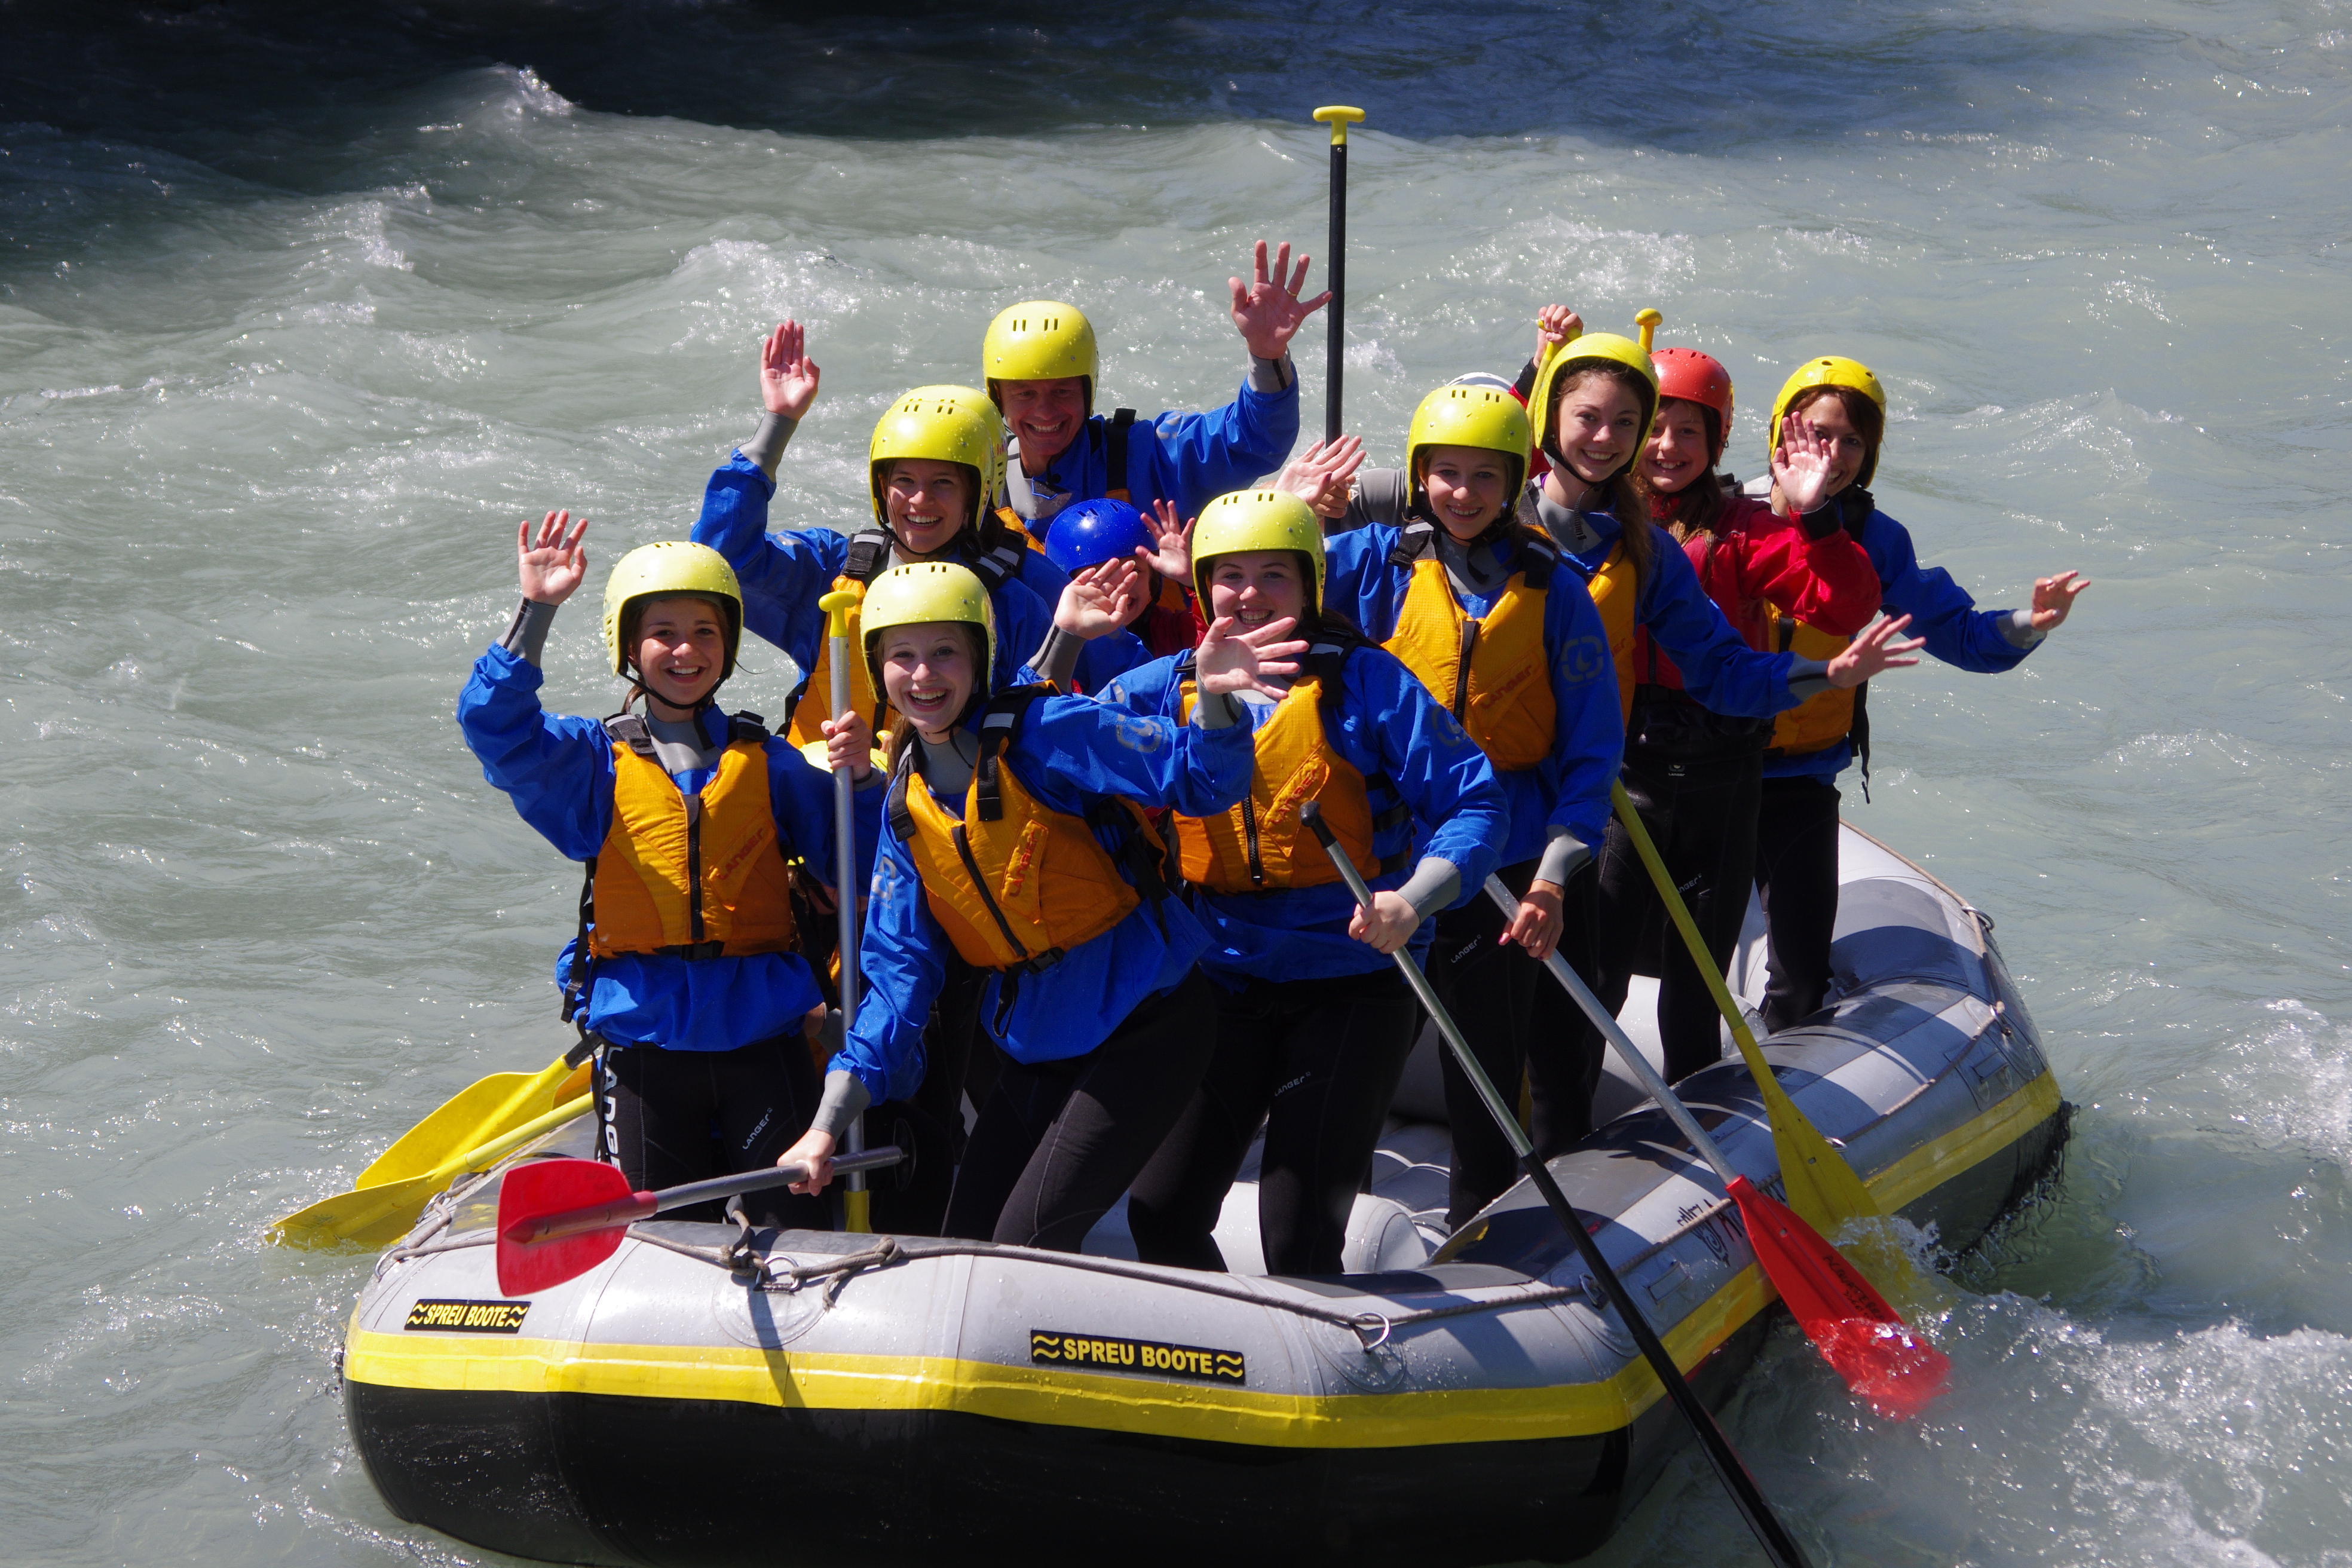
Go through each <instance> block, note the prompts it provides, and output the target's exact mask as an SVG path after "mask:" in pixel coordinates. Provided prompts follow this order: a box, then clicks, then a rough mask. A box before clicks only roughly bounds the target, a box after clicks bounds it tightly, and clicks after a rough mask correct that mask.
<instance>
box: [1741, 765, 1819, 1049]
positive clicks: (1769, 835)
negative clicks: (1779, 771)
mask: <svg viewBox="0 0 2352 1568" xmlns="http://www.w3.org/2000/svg"><path fill="white" fill-rule="evenodd" d="M1838 801H1839V797H1838V790H1837V785H1835V784H1824V783H1823V782H1822V781H1821V780H1820V779H1811V778H1784V779H1766V780H1765V781H1764V794H1763V810H1762V812H1761V813H1760V815H1759V816H1758V819H1757V832H1756V889H1757V891H1758V892H1759V894H1761V895H1762V897H1763V900H1764V924H1765V930H1766V931H1767V933H1768V941H1769V943H1770V954H1771V963H1772V975H1771V979H1770V980H1769V982H1768V983H1767V984H1766V985H1765V987H1764V1024H1765V1026H1766V1027H1767V1028H1769V1029H1774V1030H1779V1029H1785V1028H1788V1027H1789V1026H1790V1025H1792V1024H1797V1023H1801V1022H1802V1021H1803V1020H1804V1018H1805V1017H1806V1016H1808V1015H1810V1014H1811V1013H1813V1012H1816V1011H1818V1010H1819V1009H1820V1007H1821V1005H1822V998H1823V997H1825V996H1827V995H1828V994H1829V988H1830V940H1831V938H1832V936H1833V935H1835V933H1836V931H1837V909H1838Z"/></svg>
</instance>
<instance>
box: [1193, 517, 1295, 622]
mask: <svg viewBox="0 0 2352 1568" xmlns="http://www.w3.org/2000/svg"><path fill="white" fill-rule="evenodd" d="M1245 550H1295V551H1297V552H1299V553H1300V554H1302V555H1304V556H1306V557H1307V559H1308V561H1309V562H1311V563H1313V571H1314V574H1315V597H1314V599H1313V600H1312V601H1311V602H1310V603H1309V604H1308V605H1307V611H1308V613H1309V614H1313V613H1314V612H1315V611H1316V610H1317V609H1318V608H1319V607H1320V606H1321V605H1322V603H1323V520H1322V519H1321V518H1319V517H1317V516H1316V515H1315V509H1314V508H1313V507H1311V506H1308V505H1307V503H1306V502H1305V501H1303V500H1299V499H1298V498H1297V496H1295V495H1292V494H1291V493H1290V492H1289V491H1287V490H1265V489H1259V490H1233V491H1229V492H1228V493H1226V494H1224V495H1221V496H1219V497H1218V498H1217V499H1216V500H1213V501H1211V502H1210V503H1209V504H1208V505H1206V506H1204V507H1202V509H1201V519H1200V521H1198V522H1196V523H1194V524H1193V525H1192V592H1193V593H1194V594H1195V595H1198V596H1199V599H1200V603H1201V611H1202V614H1203V615H1206V614H1207V613H1208V608H1209V574H1208V566H1209V563H1210V561H1211V560H1212V559H1213V558H1214V557H1216V556H1219V555H1238V554H1240V553H1241V552H1244V551H1245Z"/></svg>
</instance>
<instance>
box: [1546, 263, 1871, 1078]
mask: <svg viewBox="0 0 2352 1568" xmlns="http://www.w3.org/2000/svg"><path fill="white" fill-rule="evenodd" d="M1635 319H1636V320H1637V321H1640V322H1641V324H1642V342H1643V346H1644V347H1648V346H1649V342H1650V339H1651V335H1652V333H1653V332H1654V331H1655V330H1656V328H1657V324H1658V321H1659V319H1660V318H1659V316H1658V313H1657V312H1656V311H1654V310H1644V311H1643V312H1642V313H1641V314H1640V316H1638V317H1637V318H1635ZM1540 320H1541V321H1542V322H1543V325H1544V327H1545V329H1546V330H1547V331H1560V332H1565V331H1568V330H1569V323H1570V321H1572V320H1573V318H1572V317H1570V315H1569V313H1568V312H1567V311H1566V310H1561V309H1560V308H1559V307H1557V306H1554V307H1550V308H1549V309H1548V310H1546V311H1545V312H1544V315H1543V316H1542V318H1540ZM1653 358H1654V361H1655V363H1656V365H1657V369H1658V395H1659V403H1658V415H1657V418H1656V420H1655V422H1654V424H1653V425H1652V426H1651V429H1650V436H1649V439H1648V441H1647V442H1646V443H1645V444H1644V445H1643V449H1642V458H1641V461H1640V463H1639V465H1638V466H1637V468H1636V469H1635V476H1636V485H1637V488H1638V489H1640V490H1641V491H1642V492H1643V496H1644V498H1645V499H1646V500H1648V501H1649V504H1650V510H1651V516H1652V517H1653V518H1654V519H1655V520H1656V521H1657V522H1658V523H1659V525H1660V526H1662V527H1664V529H1665V530H1666V531H1668V532H1670V533H1672V534H1673V535H1674V536H1675V539H1676V540H1677V541H1679V542H1680V543H1681V544H1682V547H1683V551H1684V553H1685V555H1687V556H1688V557H1689V558H1690V563H1691V565H1692V567H1693V568H1694V569H1696V572H1697V573H1698V578H1699V583H1700V584H1701V585H1702V586H1703V587H1705V588H1706V593H1707V596H1708V597H1709V598H1711V599H1713V600H1714V601H1715V603H1716V605H1717V607H1718V608H1719V609H1721V610H1722V611H1723V614H1724V618H1725V619H1727V620H1728V621H1729V622H1730V623H1731V624H1732V626H1733V627H1734V628H1735V629H1736V630H1738V633H1739V634H1740V636H1741V637H1745V638H1746V639H1747V640H1748V646H1749V647H1754V648H1757V649H1759V650H1760V651H1763V652H1768V653H1769V652H1776V651H1778V649H1777V648H1776V647H1774V645H1773V643H1772V642H1771V641H1770V640H1769V637H1768V630H1767V621H1768V618H1769V616H1768V611H1767V608H1766V606H1768V605H1770V606H1773V607H1777V608H1778V609H1780V611H1781V612H1782V613H1783V614H1786V615H1790V616H1797V617H1799V618H1801V619H1802V620H1804V621H1806V622H1808V623H1810V624H1812V625H1816V626H1827V627H1832V628H1834V629H1835V630H1837V631H1839V632H1842V633H1844V634H1848V635H1851V634H1853V633H1855V632H1859V631H1861V630H1862V628H1863V627H1864V626H1867V625H1869V623H1870V621H1871V619H1872V618H1873V617H1874V616H1876V615H1877V613H1878V574H1877V573H1876V572H1875V571H1874V570H1873V569H1872V567H1871V564H1870V557H1869V556H1868V555H1867V554H1865V553H1864V551H1863V549H1862V547H1861V545H1860V544H1858V543H1856V542H1854V540H1853V537H1852V536H1851V535H1850V534H1848V533H1847V532H1846V531H1845V530H1844V529H1843V527H1841V526H1840V521H1839V514H1838V511H1837V509H1836V507H1835V506H1834V505H1833V504H1832V503H1831V501H1830V500H1829V496H1828V489H1829V478H1830V460H1829V450H1828V444H1827V443H1826V442H1824V441H1822V439H1821V438H1820V437H1818V436H1817V435H1816V434H1815V433H1814V431H1813V430H1812V428H1811V426H1810V425H1809V424H1806V423H1803V422H1802V421H1801V419H1799V418H1791V419H1790V420H1789V421H1788V422H1787V428H1786V429H1785V430H1784V431H1783V432H1782V441H1781V445H1780V449H1779V450H1778V451H1776V452H1775V453H1774V454H1773V458H1772V473H1773V477H1774V479H1775V480H1776V481H1777V482H1778V483H1779V484H1780V489H1781V490H1782V491H1783V493H1785V494H1787V495H1788V496H1789V497H1790V500H1791V506H1790V512H1791V516H1790V517H1787V518H1783V517H1779V516H1776V515H1774V513H1773V510H1772V509H1771V507H1770V506H1769V505H1768V504H1767V503H1765V502H1763V501H1759V500H1749V499H1748V498H1747V497H1745V496H1741V495H1739V494H1738V493H1736V492H1735V491H1733V490H1732V489H1731V487H1730V484H1729V482H1728V480H1727V479H1726V477H1725V476H1722V475H1719V474H1717V472H1716V464H1717V462H1719V461H1720V460H1721V459H1722V457H1723V447H1724V442H1725V440H1726V439H1727V437H1728V436H1729V434H1730V430H1731V406H1732V404H1731V377H1730V375H1729V374H1728V373H1727V372H1726V371H1725V370H1724V368H1723V366H1722V364H1721V363H1719V362H1717V360H1716V359H1715V358H1713V357H1712V356H1711V355H1708V354H1705V353H1700V352H1699V351H1698V350H1696V349H1686V348H1665V349H1658V350H1656V351H1654V355H1653ZM1633 648H1634V653H1633V660H1634V667H1633V679H1634V683H1635V685H1634V700H1633V718H1632V720H1631V721H1630V722H1629V723H1628V724H1627V725H1626V730H1625V763H1624V773H1623V778H1624V783H1625V793H1626V794H1627V795H1630V796H1631V797H1632V798H1633V804H1634V806H1635V808H1636V809H1637V810H1638V811H1639V812H1640V813H1641V816H1642V820H1643V825H1644V826H1647V827H1648V829H1649V831H1650V837H1652V838H1653V839H1654V840H1655V841H1656V842H1657V846H1658V852H1659V854H1660V856H1661V858H1664V861H1665V863H1666V868H1667V869H1668V870H1669V871H1670V872H1672V874H1673V876H1674V879H1675V883H1676V885H1677V886H1679V887H1680V888H1681V889H1683V896H1684V898H1685V900H1687V901H1688V903H1689V904H1690V907H1691V914H1692V917H1693V918H1694V919H1695V920H1696V921H1697V922H1698V928H1699V931H1700V932H1701V933H1702V934H1703V935H1704V936H1705V937H1706V945H1707V948H1708V951H1709V952H1710V953H1711V954H1712V956H1713V958H1714V960H1715V963H1716V966H1717V968H1718V969H1721V968H1722V967H1723V966H1724V965H1725V964H1726V963H1727V962H1728V961H1729V959H1730V957H1731V950H1732V947H1733V945H1734V944H1735V943H1736V942H1738V939H1739V927H1740V923H1741V921H1742V919H1743V918H1744V917H1745V915H1746V913H1747V910H1748V885H1749V883H1750V881H1751V880H1752V879H1753V877H1754V874H1755V866H1756V816H1757V810H1758V804H1759V792H1760V789H1761V780H1762V773H1763V756H1764V747H1765V744H1766V742H1768V741H1769V739H1770V737H1771V733H1772V726H1771V721H1769V720H1756V719H1746V718H1733V717H1728V716H1727V715H1723V714H1718V713H1715V712H1711V711H1710V710H1707V709H1706V708H1704V707H1702V706H1700V705H1699V704H1698V703H1697V702H1696V701H1695V700H1693V699H1692V698H1691V697H1690V696H1689V695H1688V694H1687V693H1686V692H1685V691H1684V690H1683V681H1682V677H1681V675H1680V674H1679V673H1678V672H1677V671H1676V670H1675V667H1674V662H1673V661H1672V660H1671V659H1670V658H1667V657H1666V655H1665V653H1664V650H1662V649H1661V648H1659V647H1657V646H1656V644H1655V643H1654V642H1653V641H1651V639H1650V638H1649V637H1648V636H1647V635H1646V634H1645V633H1643V632H1642V631H1639V630H1637V631H1636V632H1635V633H1634V642H1633ZM1600 897H1601V920H1600V921H1599V923H1598V926H1597V928H1596V929H1597V931H1599V933H1600V941H1599V946H1600V950H1601V951H1600V952H1597V953H1596V954H1595V958H1596V961H1597V962H1596V967H1597V969H1598V970H1599V977H1600V979H1601V994H1602V997H1603V999H1604V1000H1605V1001H1606V1002H1607V1003H1608V1004H1609V1005H1611V1006H1612V1007H1616V1006H1619V1005H1622V1003H1623V1001H1624V997H1625V992H1626V988H1627V986H1628V984H1630V982H1631V977H1632V973H1633V963H1634V960H1635V955H1636V952H1637V950H1638V947H1639V945H1640V942H1641V941H1642V937H1643V932H1644V931H1649V930H1654V929H1656V925H1655V922H1656V921H1657V920H1658V917H1659V914H1660V910H1659V905H1658V896H1657V891H1656V889H1655V888H1654V887H1653V885H1652V883H1651V881H1650V877H1649V873H1648V872H1647V871H1646V870H1645V869H1644V868H1643V865H1642V863H1641V859H1640V858H1639V856H1638V855H1637V854H1636V853H1635V851H1634V848H1633V841H1632V839H1631V838H1630V837H1628V836H1627V834H1626V832H1625V829H1624V827H1623V826H1622V824H1619V823H1616V822H1613V821H1612V823H1611V824H1610V826H1609V838H1608V843H1607V844H1606V846H1605V847H1603V849H1602V851H1601V888H1600ZM1661 957H1662V963H1661V965H1660V967H1661V975H1660V980H1659V986H1658V1035H1659V1038H1660V1040H1661V1041H1662V1042H1663V1043H1664V1047H1665V1074H1666V1077H1667V1078H1668V1079H1670V1080H1671V1079H1679V1078H1682V1077H1684V1076H1685V1075H1686V1074H1689V1073H1693V1072H1696V1071H1697V1070H1698V1069H1699V1068H1703V1067H1706V1065H1708V1064H1709V1063H1710V1062H1713V1061H1714V1060H1715V1059H1716V1058H1717V1056H1719V1055H1720V1054H1721V1046H1720V1042H1721V1038H1722V1037H1721V1035H1720V1033H1719V1032H1718V1029H1719V1016H1718V1015H1717V1011H1716V1006H1715V1000H1714V996H1713V994H1712V993H1711V992H1710V991H1709V990H1708V988H1707V984H1706V981H1705V980H1704V979H1703V978H1702V977H1701V976H1700V974H1699V973H1698V971H1697V969H1696V966H1695V965H1694V964H1693V963H1692V962H1691V958H1690V952H1689V950H1688V949H1687V948H1686V947H1685V945H1684V944H1683V942H1681V940H1680V939H1679V938H1678V937H1677V936H1676V935H1675V933H1674V932H1673V931H1664V932H1663V947H1662V951H1661Z"/></svg>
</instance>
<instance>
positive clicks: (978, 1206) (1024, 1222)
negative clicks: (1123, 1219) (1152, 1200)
mask: <svg viewBox="0 0 2352 1568" xmlns="http://www.w3.org/2000/svg"><path fill="white" fill-rule="evenodd" d="M1216 1039H1217V1007H1216V988H1215V987H1214V986H1213V985H1212V984H1210V983H1209V982H1208V981H1207V980H1205V979H1203V978H1202V975H1201V972H1200V971H1199V970H1197V969H1196V970H1194V971H1193V972H1192V973H1191V974H1189V975H1187V976H1186V977H1185V978H1184V980H1183V982H1182V983H1181V984H1178V985H1175V986H1172V987H1171V988H1170V989H1168V990H1166V991H1162V992H1160V993H1158V994H1154V995H1151V996H1147V997H1145V998H1144V999H1143V1001H1142V1002H1141V1003H1140V1004H1139V1005H1138V1006H1137V1007H1136V1009H1135V1011H1133V1012H1132V1013H1129V1015H1128V1016H1127V1017H1126V1019H1125V1020H1124V1021H1122V1022H1121V1023H1120V1025H1119V1026H1118V1028H1116V1029H1114V1030H1112V1031H1111V1035H1110V1038H1108V1039H1107V1040H1105V1041H1104V1042H1103V1043H1102V1044H1101V1045H1099V1046H1097V1047H1095V1048H1094V1049H1093V1050H1091V1051H1088V1052H1087V1054H1086V1055H1084V1056H1082V1057H1070V1058H1065V1059H1064V1060H1061V1061H1053V1062H1035V1063H1031V1062H1023V1061H1016V1060H1013V1059H1012V1058H1009V1057H1008V1058H1005V1059H1004V1060H1003V1062H1002V1063H1001V1064H1000V1065H999V1067H998V1068H997V1072H996V1081H995V1083H994V1084H993V1085H992V1087H991V1088H990V1089H989V1091H988V1098H987V1100H985V1101H984V1102H983V1103H982V1106H981V1108H980V1120H979V1121H976V1122H974V1123H973V1124H972V1129H971V1142H970V1143H969V1144H968V1145H967V1146H966V1147H965V1149H964V1154H963V1165H962V1168H961V1169H960V1170H959V1171H957V1173H956V1182H955V1193H954V1195H953V1196H951V1197H950V1198H949V1200H948V1214H947V1230H946V1234H947V1235H949V1236H960V1237H968V1238H970V1239H971V1240H975V1241H996V1242H1001V1243H1003V1244H1004V1245H1005V1246H1008V1247H1051V1248H1052V1249H1054V1250H1055V1251H1056V1252H1076V1251H1077V1250H1078V1247H1079V1244H1080V1243H1081V1242H1083V1241H1085V1240H1086V1238H1087V1232H1088V1231H1089V1230H1092V1229H1093V1228H1094V1226H1095V1222H1096V1221H1097V1220H1099V1219H1100V1218H1102V1216H1103V1215H1106V1214H1108V1212H1109V1211H1110V1208H1111V1205H1114V1204H1116V1203H1118V1195H1119V1194H1121V1193H1123V1192H1125V1191H1127V1184H1129V1182H1131V1181H1133V1180H1134V1179H1135V1173H1137V1172H1138V1171H1139V1170H1141V1169H1142V1168H1143V1163H1144V1162H1145V1161H1147V1160H1149V1159H1150V1158H1151V1152H1152V1151H1153V1150H1155V1149H1157V1148H1159V1147H1160V1140H1161V1139H1162V1138H1163V1137H1165V1136H1166V1135H1167V1132H1168V1129H1169V1127H1170V1126H1171V1124H1172V1123H1173V1122H1174V1121H1175V1120H1176V1117H1177V1113H1178V1112H1179V1111H1181V1110H1183V1109H1184V1106H1185V1103H1186V1101H1188V1100H1191V1098H1192V1091H1193V1089H1194V1086H1196V1085H1197V1084H1199V1082H1200V1081H1201V1073H1202V1069H1203V1068H1206V1067H1207V1066H1208V1065H1209V1058H1210V1056H1211V1054H1212V1053H1213V1051H1214V1050H1215V1048H1216Z"/></svg>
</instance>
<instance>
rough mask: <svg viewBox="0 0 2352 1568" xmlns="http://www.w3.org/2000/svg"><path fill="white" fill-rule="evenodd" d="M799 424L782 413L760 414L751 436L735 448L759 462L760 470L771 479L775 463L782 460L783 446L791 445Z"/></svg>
mask: <svg viewBox="0 0 2352 1568" xmlns="http://www.w3.org/2000/svg"><path fill="white" fill-rule="evenodd" d="M800 426H801V422H800V421H799V420H797V419H792V418H787V417H786V416H783V415H782V414H762V415H761V416H760V427H759V428H758V429H757V430H755V431H753V432H752V433H751V439H750V440H748V441H746V442H744V443H743V444H742V445H741V446H740V447H737V448H735V449H736V450H737V451H739V452H740V453H742V454H743V455H744V456H745V457H747V458H751V460H752V461H753V462H755V463H757V464H759V465H760V471H761V473H763V474H765V475H767V476H768V477H769V478H770V479H774V478H775V477H776V465H777V464H779V463H781V462H782V461H783V460H784V448H785V447H788V446H790V445H792V439H793V431H795V430H797V429H799V428H800Z"/></svg>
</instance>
